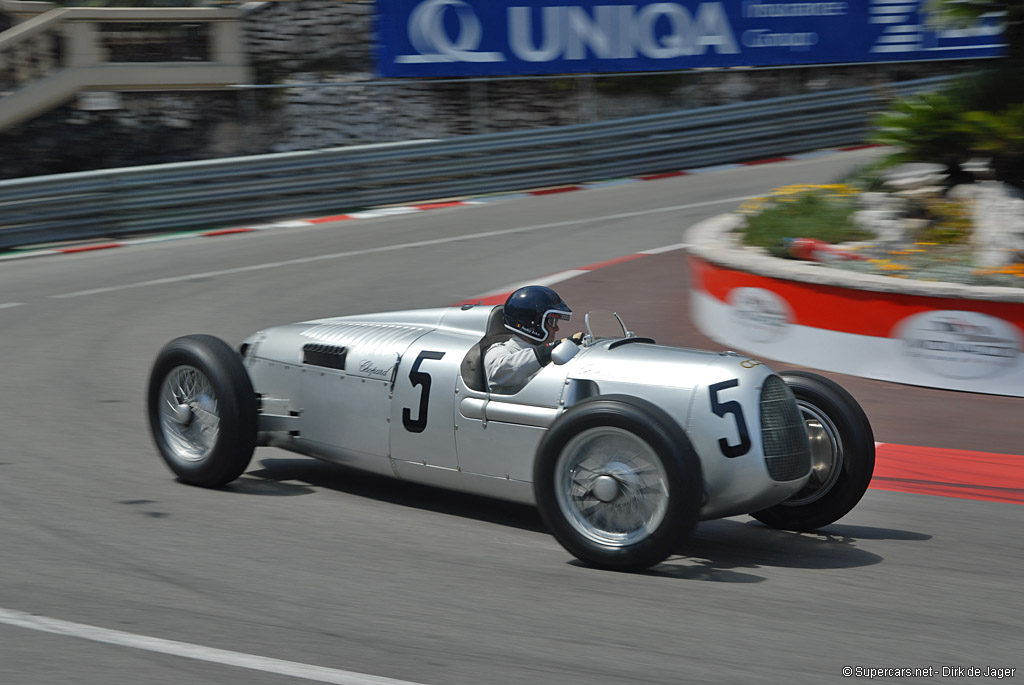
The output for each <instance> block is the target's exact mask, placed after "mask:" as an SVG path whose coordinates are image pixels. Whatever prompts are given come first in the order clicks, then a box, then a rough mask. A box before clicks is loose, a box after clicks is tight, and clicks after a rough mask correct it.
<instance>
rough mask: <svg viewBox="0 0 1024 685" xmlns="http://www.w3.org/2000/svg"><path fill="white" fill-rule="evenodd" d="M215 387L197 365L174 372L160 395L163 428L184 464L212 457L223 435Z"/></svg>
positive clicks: (167, 379)
mask: <svg viewBox="0 0 1024 685" xmlns="http://www.w3.org/2000/svg"><path fill="white" fill-rule="evenodd" d="M217 405H218V402H217V395H216V393H215V391H214V389H213V384H212V383H210V379H209V378H207V377H206V375H205V374H203V372H201V371H200V370H199V369H197V368H195V367H193V366H179V367H177V368H175V369H172V370H171V372H170V373H169V374H168V375H167V377H166V379H165V380H164V383H163V389H162V390H161V393H160V425H161V427H162V428H163V431H164V435H165V436H166V438H167V445H168V447H169V448H170V449H171V450H172V451H173V452H174V454H175V455H176V456H177V457H178V458H179V459H182V460H184V461H190V462H195V461H201V460H202V459H205V458H206V457H208V456H209V455H210V452H211V451H212V450H213V448H214V446H215V445H216V444H217V436H218V435H219V433H220V415H219V414H218V412H217Z"/></svg>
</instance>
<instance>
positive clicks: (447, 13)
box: [377, 0, 1004, 77]
mask: <svg viewBox="0 0 1024 685" xmlns="http://www.w3.org/2000/svg"><path fill="white" fill-rule="evenodd" d="M921 5H922V0H851V1H849V2H781V1H778V2H768V1H764V2H762V1H761V0H728V1H727V2H699V1H696V0H676V1H675V2H646V1H644V0H634V2H632V3H629V2H618V3H616V2H613V1H610V0H604V1H603V2H601V1H600V0H561V1H559V0H554V1H552V0H377V58H378V73H379V74H380V75H381V76H385V77H415V76H498V75H513V74H521V75H525V74H565V73H599V72H628V71H667V70H673V69H693V68H698V67H731V66H779V65H798V64H835V63H855V62H891V61H919V60H936V59H958V58H968V57H996V56H999V55H1000V54H1002V52H1003V49H1004V45H1003V40H1002V26H1001V23H1000V18H999V17H998V16H994V17H992V18H990V19H988V20H985V21H982V22H981V23H979V24H977V25H976V26H973V27H971V28H967V29H963V28H961V29H951V28H941V27H939V26H937V25H935V24H934V23H932V22H930V21H929V17H928V15H927V13H926V12H925V11H924V10H923V9H922V7H921Z"/></svg>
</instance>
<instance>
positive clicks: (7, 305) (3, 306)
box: [0, 302, 25, 309]
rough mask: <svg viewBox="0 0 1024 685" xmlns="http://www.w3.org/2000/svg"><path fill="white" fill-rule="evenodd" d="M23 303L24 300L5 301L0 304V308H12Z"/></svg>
mask: <svg viewBox="0 0 1024 685" xmlns="http://www.w3.org/2000/svg"><path fill="white" fill-rule="evenodd" d="M24 305H25V303H24V302H5V303H4V304H0V309H13V308H14V307H22V306H24Z"/></svg>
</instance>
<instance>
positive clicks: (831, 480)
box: [751, 371, 875, 531]
mask: <svg viewBox="0 0 1024 685" xmlns="http://www.w3.org/2000/svg"><path fill="white" fill-rule="evenodd" d="M779 375H780V376H782V378H783V380H785V381H786V384H787V385H789V387H790V389H791V390H792V391H793V394H794V395H795V396H796V402H797V405H798V406H799V407H800V411H801V413H802V414H803V418H804V423H805V424H806V426H807V433H808V437H809V438H810V441H811V477H810V480H809V481H808V482H807V485H806V486H804V488H803V489H802V490H800V492H798V493H796V494H795V495H793V496H792V497H790V498H789V499H787V500H786V501H784V502H782V503H781V504H777V505H775V506H773V507H769V508H768V509H762V510H761V511H756V512H754V513H753V514H751V516H753V517H754V518H756V519H757V520H758V521H761V522H762V523H764V524H765V525H768V526H771V527H772V528H781V529H783V530H795V531H810V530H815V529H817V528H821V527H822V526H827V525H828V524H830V523H834V522H835V521H838V520H839V519H841V518H842V517H843V516H845V515H846V514H847V513H849V512H850V510H851V509H853V508H854V507H855V506H856V505H857V503H858V502H860V499H861V497H863V496H864V492H865V491H866V490H867V488H868V484H869V483H870V482H871V475H872V473H873V472H874V469H875V437H874V434H873V433H872V431H871V424H870V423H869V422H868V418H867V416H866V415H865V414H864V410H863V409H861V407H860V405H859V404H857V401H856V400H855V399H853V397H852V396H851V395H850V393H848V392H847V391H846V390H844V389H843V388H842V387H841V386H840V385H839V384H837V383H834V382H833V381H831V380H829V379H828V378H825V377H824V376H820V375H818V374H815V373H809V372H806V371H786V372H783V373H780V374H779Z"/></svg>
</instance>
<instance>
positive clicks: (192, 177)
mask: <svg viewBox="0 0 1024 685" xmlns="http://www.w3.org/2000/svg"><path fill="white" fill-rule="evenodd" d="M947 80H948V77H938V78H930V79H921V80H917V81H906V82H901V83H895V84H889V85H887V86H884V87H877V88H873V87H864V88H853V89H848V90H838V91H828V92H823V93H815V94H812V95H796V96H788V97H780V98H773V99H770V100H760V101H757V102H751V103H743V104H734V105H724V106H720V107H708V108H702V109H693V110H684V111H680V112H672V113H668V114H656V115H649V116H642V117H631V118H628V119H617V120H612V121H604V122H597V123H590V124H578V125H573V126H562V127H554V128H543V129H534V130H525V131H514V132H506V133H493V134H483V135H472V136H462V137H457V138H449V139H444V140H420V141H410V142H402V143H385V144H377V145H360V146H352V147H343V148H331V149H324V150H315V151H306V152H288V153H281V154H269V155H255V156H248V157H234V158H226V159H217V160H207V161H201V162H184V163H177V164H160V165H152V166H140V167H128V168H121V169H109V170H100V171H89V172H80V173H72V174H59V175H53V176H37V177H31V178H23V179H15V180H8V181H0V250H4V249H10V248H15V247H19V246H25V245H31V244H38V243H43V242H58V241H69V240H77V239H85V238H104V237H115V236H125V235H133V234H141V233H148V232H155V231H166V230H188V229H201V228H205V227H216V226H223V225H225V224H233V225H240V224H244V223H253V222H258V221H267V220H272V219H281V218H289V217H292V218H293V217H295V216H313V215H318V214H330V213H341V212H345V211H352V210H355V209H359V208H365V207H369V206H373V205H379V204H389V203H398V202H413V201H423V200H429V199H432V198H438V197H447V196H454V195H479V194H485V193H491V192H500V191H509V190H516V189H525V188H536V187H541V186H553V185H560V184H569V183H579V182H584V181H595V180H602V179H609V178H621V177H624V176H630V175H637V174H644V173H657V172H663V171H674V170H678V169H686V168H695V167H701V166H711V165H715V164H724V163H729V162H735V161H742V160H752V159H759V158H767V157H775V156H781V155H786V154H793V153H796V152H802V151H807V150H814V149H819V148H824V147H835V146H842V145H853V144H857V143H860V142H862V141H863V140H864V139H865V136H866V132H867V127H868V123H869V120H870V117H871V115H872V113H874V112H877V111H879V110H881V109H883V108H884V107H885V106H886V104H887V103H888V101H889V100H890V99H891V98H892V97H894V96H903V95H907V94H909V93H912V92H917V91H921V90H927V89H931V88H934V87H936V86H938V85H941V84H942V83H944V82H945V81H947Z"/></svg>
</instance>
